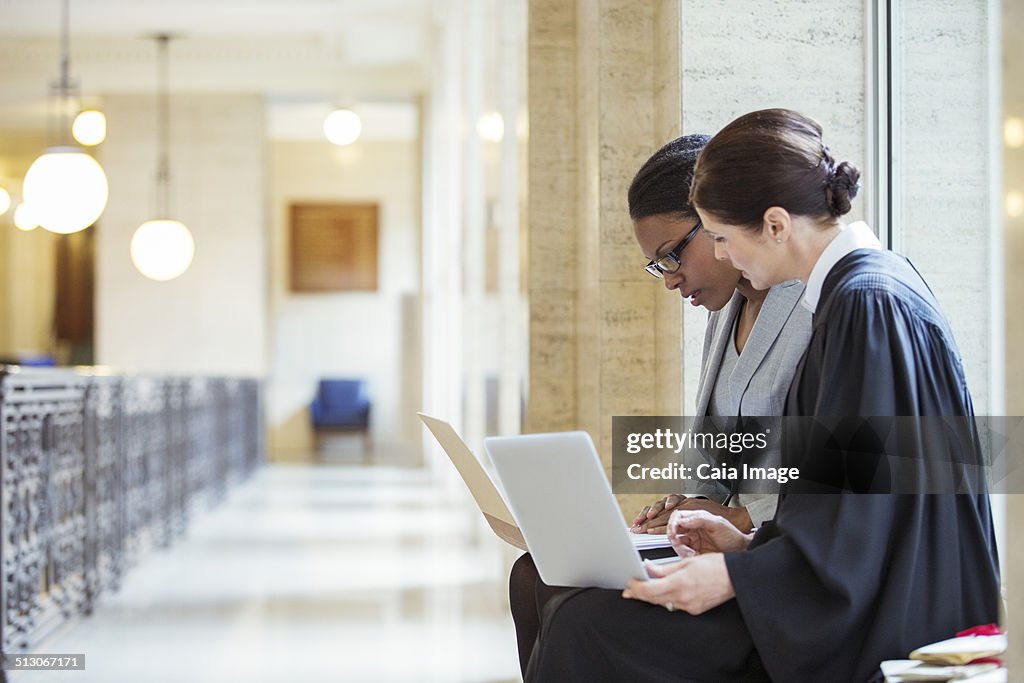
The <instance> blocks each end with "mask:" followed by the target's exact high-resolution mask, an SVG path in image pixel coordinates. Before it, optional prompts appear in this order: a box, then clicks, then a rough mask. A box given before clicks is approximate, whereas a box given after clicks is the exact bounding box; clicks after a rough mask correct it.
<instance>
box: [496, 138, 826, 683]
mask: <svg viewBox="0 0 1024 683" xmlns="http://www.w3.org/2000/svg"><path fill="white" fill-rule="evenodd" d="M709 139H710V138H709V137H708V136H706V135H688V136H685V137H681V138H678V139H676V140H673V141H672V142H670V143H668V144H667V145H665V146H664V147H662V148H661V149H660V150H658V152H657V153H656V154H654V156H652V157H651V158H650V159H648V160H647V162H646V163H645V164H644V165H643V166H642V167H641V168H640V170H639V171H638V172H637V174H636V177H635V178H634V179H633V182H632V184H631V185H630V188H629V214H630V217H631V218H632V219H633V226H634V234H635V236H636V240H637V243H638V244H639V246H640V249H641V251H643V253H644V255H645V256H646V257H647V258H648V259H650V262H649V263H648V264H647V266H646V270H647V272H648V273H650V274H651V275H654V276H655V277H658V278H661V279H663V280H664V282H665V287H666V289H668V290H669V291H677V292H679V294H680V296H682V297H683V298H684V299H687V300H689V302H690V304H691V305H694V306H703V307H704V308H706V309H707V310H708V311H710V312H711V315H710V318H709V319H708V327H707V331H706V333H705V336H704V350H703V360H702V365H701V376H700V384H699V389H698V396H697V406H696V408H697V412H696V413H695V414H696V415H698V416H703V415H707V416H709V417H710V419H712V420H715V419H716V418H718V417H731V416H737V415H747V416H758V415H762V416H773V415H781V414H782V409H783V406H784V403H785V399H786V392H787V390H788V389H789V384H790V381H791V380H792V377H793V373H794V371H795V369H796V365H797V363H798V361H799V360H800V357H801V356H802V354H803V351H804V349H805V348H806V346H807V341H808V339H809V338H810V332H811V316H810V314H809V313H808V311H807V310H806V309H804V308H803V307H802V306H800V305H798V304H799V302H800V299H801V297H802V295H803V289H804V288H803V285H802V284H800V283H799V282H798V281H792V282H787V283H783V284H780V285H776V286H775V287H772V288H771V289H770V290H766V291H759V290H756V289H754V288H753V287H752V286H751V285H750V282H749V281H748V280H747V279H746V278H744V277H743V276H742V274H741V273H740V271H739V270H737V269H735V268H733V267H732V265H731V264H730V263H729V261H728V260H719V259H716V258H715V253H714V245H713V243H712V242H711V240H709V239H708V238H707V237H706V235H704V234H703V230H702V229H701V225H700V220H699V219H698V217H697V213H696V212H695V211H694V209H693V207H691V206H690V204H689V199H688V197H689V189H690V179H691V177H692V175H693V167H694V164H695V162H696V159H697V155H698V154H699V153H700V150H701V149H702V148H703V147H704V145H705V144H706V143H707V141H708V140H709ZM702 495H703V492H702ZM776 501H777V496H776V495H772V494H744V493H738V494H737V495H730V492H729V490H728V488H726V487H724V486H722V487H719V488H717V489H714V490H709V491H708V492H707V493H706V495H704V497H685V496H682V495H670V496H667V497H665V498H662V499H661V500H659V501H656V502H654V503H652V504H651V505H649V506H647V507H645V508H644V509H643V510H642V511H641V512H640V514H639V515H637V517H636V519H635V520H634V521H633V531H635V532H637V533H644V532H648V531H649V532H651V533H664V527H665V525H666V523H667V521H668V516H669V514H670V513H671V511H672V510H673V509H701V510H708V511H709V512H712V513H714V514H717V515H721V516H722V517H725V518H726V519H728V520H729V521H730V522H732V523H733V524H734V525H735V526H736V527H737V528H739V529H741V530H743V531H744V532H746V531H750V530H751V529H752V528H754V527H756V526H759V525H760V524H761V523H762V522H764V521H767V520H769V519H771V518H772V516H773V515H774V514H775V505H776ZM560 591H561V589H559V588H557V587H551V586H547V585H546V584H544V583H543V582H542V581H541V580H540V577H539V576H538V574H537V569H536V567H535V566H534V564H533V560H532V558H531V557H530V555H529V553H527V554H525V555H523V556H522V557H520V558H519V559H518V560H516V562H515V564H514V565H513V566H512V572H511V575H510V577H509V602H510V606H511V610H512V618H513V620H514V621H515V626H516V640H517V643H518V647H519V661H520V666H521V668H522V670H523V674H524V676H525V672H526V666H527V663H528V662H529V660H530V655H531V653H532V651H533V647H534V643H535V642H536V638H537V634H538V631H539V628H540V614H541V611H542V609H543V607H544V605H545V604H546V602H547V601H548V599H549V598H550V597H552V596H553V595H555V594H557V593H558V592H560Z"/></svg>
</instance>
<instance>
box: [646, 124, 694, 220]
mask: <svg viewBox="0 0 1024 683" xmlns="http://www.w3.org/2000/svg"><path fill="white" fill-rule="evenodd" d="M710 139H711V137H710V136H708V135H684V136H683V137H681V138H676V139H675V140H673V141H672V142H670V143H668V144H667V145H665V146H664V147H662V148H661V149H659V150H658V151H657V152H655V153H654V156H652V157H651V158H650V159H648V160H647V161H646V162H645V163H644V165H643V166H641V167H640V170H639V171H637V172H636V176H635V177H634V178H633V182H632V183H630V185H629V194H628V197H629V217H630V218H632V219H633V220H639V219H641V218H646V217H648V216H656V215H658V214H665V213H670V214H676V215H678V216H679V217H680V218H694V217H696V215H697V212H696V211H694V209H693V206H692V205H691V204H690V181H691V180H692V178H693V167H694V164H696V163H697V155H698V154H700V151H701V150H702V149H703V148H704V145H706V144H707V143H708V140H710Z"/></svg>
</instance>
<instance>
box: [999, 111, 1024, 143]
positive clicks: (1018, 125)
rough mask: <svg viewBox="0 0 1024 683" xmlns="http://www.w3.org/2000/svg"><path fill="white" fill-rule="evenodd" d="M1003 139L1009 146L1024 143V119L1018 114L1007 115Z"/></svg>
mask: <svg viewBox="0 0 1024 683" xmlns="http://www.w3.org/2000/svg"><path fill="white" fill-rule="evenodd" d="M1003 139H1004V140H1005V141H1006V146H1007V147H1020V146H1022V145H1024V119H1021V118H1020V117H1017V116H1010V117H1007V119H1006V121H1005V122H1004V123H1003Z"/></svg>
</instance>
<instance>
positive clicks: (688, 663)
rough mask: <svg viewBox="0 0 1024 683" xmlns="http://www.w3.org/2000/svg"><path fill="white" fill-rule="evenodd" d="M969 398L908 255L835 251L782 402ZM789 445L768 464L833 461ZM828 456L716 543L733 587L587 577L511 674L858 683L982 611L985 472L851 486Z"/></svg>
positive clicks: (865, 404) (875, 408)
mask: <svg viewBox="0 0 1024 683" xmlns="http://www.w3.org/2000/svg"><path fill="white" fill-rule="evenodd" d="M972 410H973V409H972V407H971V399H970V396H969V394H968V392H967V387H966V382H965V380H964V372H963V367H962V364H961V362H960V358H959V354H958V353H957V350H956V345H955V344H954V342H953V336H952V334H951V333H950V330H949V326H948V323H947V322H946V320H945V318H944V317H943V316H942V314H941V313H940V311H939V307H938V305H937V303H936V302H935V299H934V297H933V296H932V294H931V292H930V291H929V290H928V287H927V285H926V284H925V283H924V281H923V280H922V279H921V276H920V275H919V274H918V273H917V271H915V270H914V268H913V267H912V266H911V265H910V264H909V262H908V261H906V259H903V258H901V257H899V256H897V255H895V254H893V253H891V252H886V251H878V250H857V251H854V252H852V253H851V254H848V255H847V256H846V257H844V258H843V259H841V260H840V261H839V263H837V264H836V266H835V267H834V268H833V269H832V271H831V272H830V273H829V275H828V276H827V277H826V279H825V283H824V286H823V289H822V293H821V300H820V302H819V306H818V309H817V312H816V315H815V321H814V328H813V331H812V336H811V340H810V343H809V346H808V349H807V352H806V354H805V356H804V359H803V360H802V361H801V364H800V366H799V367H798V368H797V373H796V376H795V378H794V381H793V385H792V387H791V389H790V393H789V398H788V401H787V409H786V412H787V415H799V416H817V417H819V418H829V417H844V418H846V417H848V418H851V419H852V420H853V421H856V420H857V419H858V416H894V415H904V416H932V415H939V416H941V415H959V416H971V415H972ZM971 428H973V426H972V427H971ZM904 436H907V435H904ZM914 436H915V435H914V434H913V433H911V434H909V437H910V438H903V439H902V440H901V442H900V446H901V449H902V451H903V452H902V453H901V455H909V456H914V457H916V458H919V459H920V460H919V461H920V462H927V461H928V460H929V459H930V458H931V457H932V455H933V454H932V451H931V449H930V445H931V444H930V441H929V439H930V437H929V436H928V435H927V434H919V435H917V436H918V438H919V440H918V442H917V443H916V444H915V442H914V440H913V437H914ZM968 436H969V437H971V438H972V440H973V441H974V444H975V445H976V444H977V441H976V433H974V434H969V435H968ZM807 443H810V444H813V442H807ZM805 445H806V444H805ZM790 447H791V444H790V443H788V442H787V443H785V444H784V446H783V458H784V462H783V464H784V465H785V464H787V463H786V459H787V458H789V459H793V460H795V461H796V462H798V463H800V464H802V465H809V466H811V469H813V468H814V466H815V465H824V466H823V467H819V469H820V471H822V472H824V473H825V474H826V475H830V474H835V472H836V470H835V469H834V468H832V467H831V464H830V463H831V462H832V461H833V460H834V458H835V457H837V454H836V453H835V451H828V450H824V449H818V448H814V447H812V446H808V447H807V449H806V450H805V451H804V452H790V453H787V449H789V448H790ZM795 450H799V449H795ZM859 455H860V454H853V456H859ZM838 457H840V458H846V459H847V460H849V459H850V458H851V457H852V456H851V455H850V454H849V453H840V454H838ZM912 462H913V461H912ZM847 464H848V463H847ZM838 471H839V473H840V474H841V475H842V478H841V479H840V480H839V481H838V482H834V481H830V482H827V483H832V484H836V483H837V486H835V487H832V486H826V487H825V488H826V489H831V490H833V491H835V492H833V493H787V492H785V490H784V493H783V495H782V496H780V502H779V507H778V511H777V513H776V516H775V519H774V520H773V521H772V522H769V523H767V524H765V525H764V526H762V527H761V529H760V530H759V531H758V532H757V534H756V535H755V537H754V540H753V542H752V543H751V544H750V546H749V548H748V549H747V550H745V551H743V552H737V553H730V554H727V555H726V556H725V561H726V565H727V567H728V569H729V575H730V578H731V579H732V583H733V586H734V588H735V592H736V599H735V600H730V601H728V602H726V603H725V604H723V605H720V606H718V607H716V608H714V609H712V610H710V611H708V612H706V613H704V614H701V615H697V616H691V615H689V614H685V613H681V612H668V611H666V610H665V609H664V608H663V607H660V606H656V605H651V604H648V603H644V602H640V601H636V600H624V599H622V598H621V597H620V596H619V591H609V590H603V589H586V590H578V591H571V592H569V593H566V594H563V595H560V596H558V598H556V599H555V600H552V601H551V602H549V603H548V606H547V607H546V608H545V613H544V618H543V624H542V631H541V636H540V638H539V640H538V647H537V649H536V650H535V651H534V656H533V658H532V659H531V660H530V669H529V671H528V672H527V676H526V679H527V681H529V682H530V683H547V682H548V681H551V682H556V681H557V682H558V683H563V682H565V681H588V683H593V682H595V681H608V682H618V681H665V682H668V681H673V682H676V683H678V682H679V681H699V682H700V683H726V682H729V681H737V682H738V681H751V682H752V681H765V680H767V679H769V678H770V679H771V680H772V681H775V683H816V682H818V681H821V682H823V683H845V682H847V681H852V682H857V683H862V682H863V681H866V680H867V679H868V678H869V677H871V676H872V675H873V674H874V673H875V672H876V671H877V669H878V666H879V664H880V663H881V662H882V661H883V660H885V659H903V658H906V656H907V655H908V654H909V652H910V651H911V650H913V649H914V648H917V647H919V646H921V645H924V644H926V643H929V642H933V641H937V640H941V639H944V638H948V637H951V636H953V635H954V634H955V633H956V632H957V631H959V630H962V629H965V628H968V627H970V626H974V625H976V624H981V623H990V622H993V621H995V620H996V619H997V617H998V604H999V576H998V562H997V558H996V551H995V542H994V532H993V527H992V515H991V511H990V509H989V504H988V498H987V495H986V494H985V486H984V483H983V482H982V483H981V484H980V485H978V486H975V487H974V488H970V486H968V490H971V491H973V492H972V493H968V494H928V493H899V494H895V493H893V494H876V493H854V492H851V491H850V490H849V489H852V490H853V491H858V490H863V489H861V488H860V487H859V486H858V485H856V484H858V482H859V477H858V476H856V473H854V474H855V476H853V477H852V479H851V478H850V477H849V476H847V475H848V473H849V469H846V470H844V469H843V468H840V469H839V470H838ZM851 481H852V483H853V484H854V485H851ZM968 481H969V483H970V480H968ZM800 484H801V486H803V488H798V490H807V488H806V487H805V486H804V483H803V482H800ZM791 488H792V487H791ZM867 490H875V489H873V488H871V487H870V486H869V487H868V489H867Z"/></svg>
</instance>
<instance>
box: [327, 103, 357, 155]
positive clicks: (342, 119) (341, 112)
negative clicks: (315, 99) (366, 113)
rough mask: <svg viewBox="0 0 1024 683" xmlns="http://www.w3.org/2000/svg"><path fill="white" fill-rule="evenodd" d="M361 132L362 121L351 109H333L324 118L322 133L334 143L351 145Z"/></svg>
mask: <svg viewBox="0 0 1024 683" xmlns="http://www.w3.org/2000/svg"><path fill="white" fill-rule="evenodd" d="M362 132H363V122H362V121H361V120H359V116H358V115H357V114H356V113H355V112H354V111H352V110H351V109H335V110H334V111H332V112H331V113H330V114H328V115H327V118H326V119H324V135H325V136H326V137H327V139H328V140H330V141H331V142H332V143H334V144H335V145H338V146H344V145H351V144H352V143H353V142H355V141H356V140H358V139H359V134H360V133H362Z"/></svg>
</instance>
